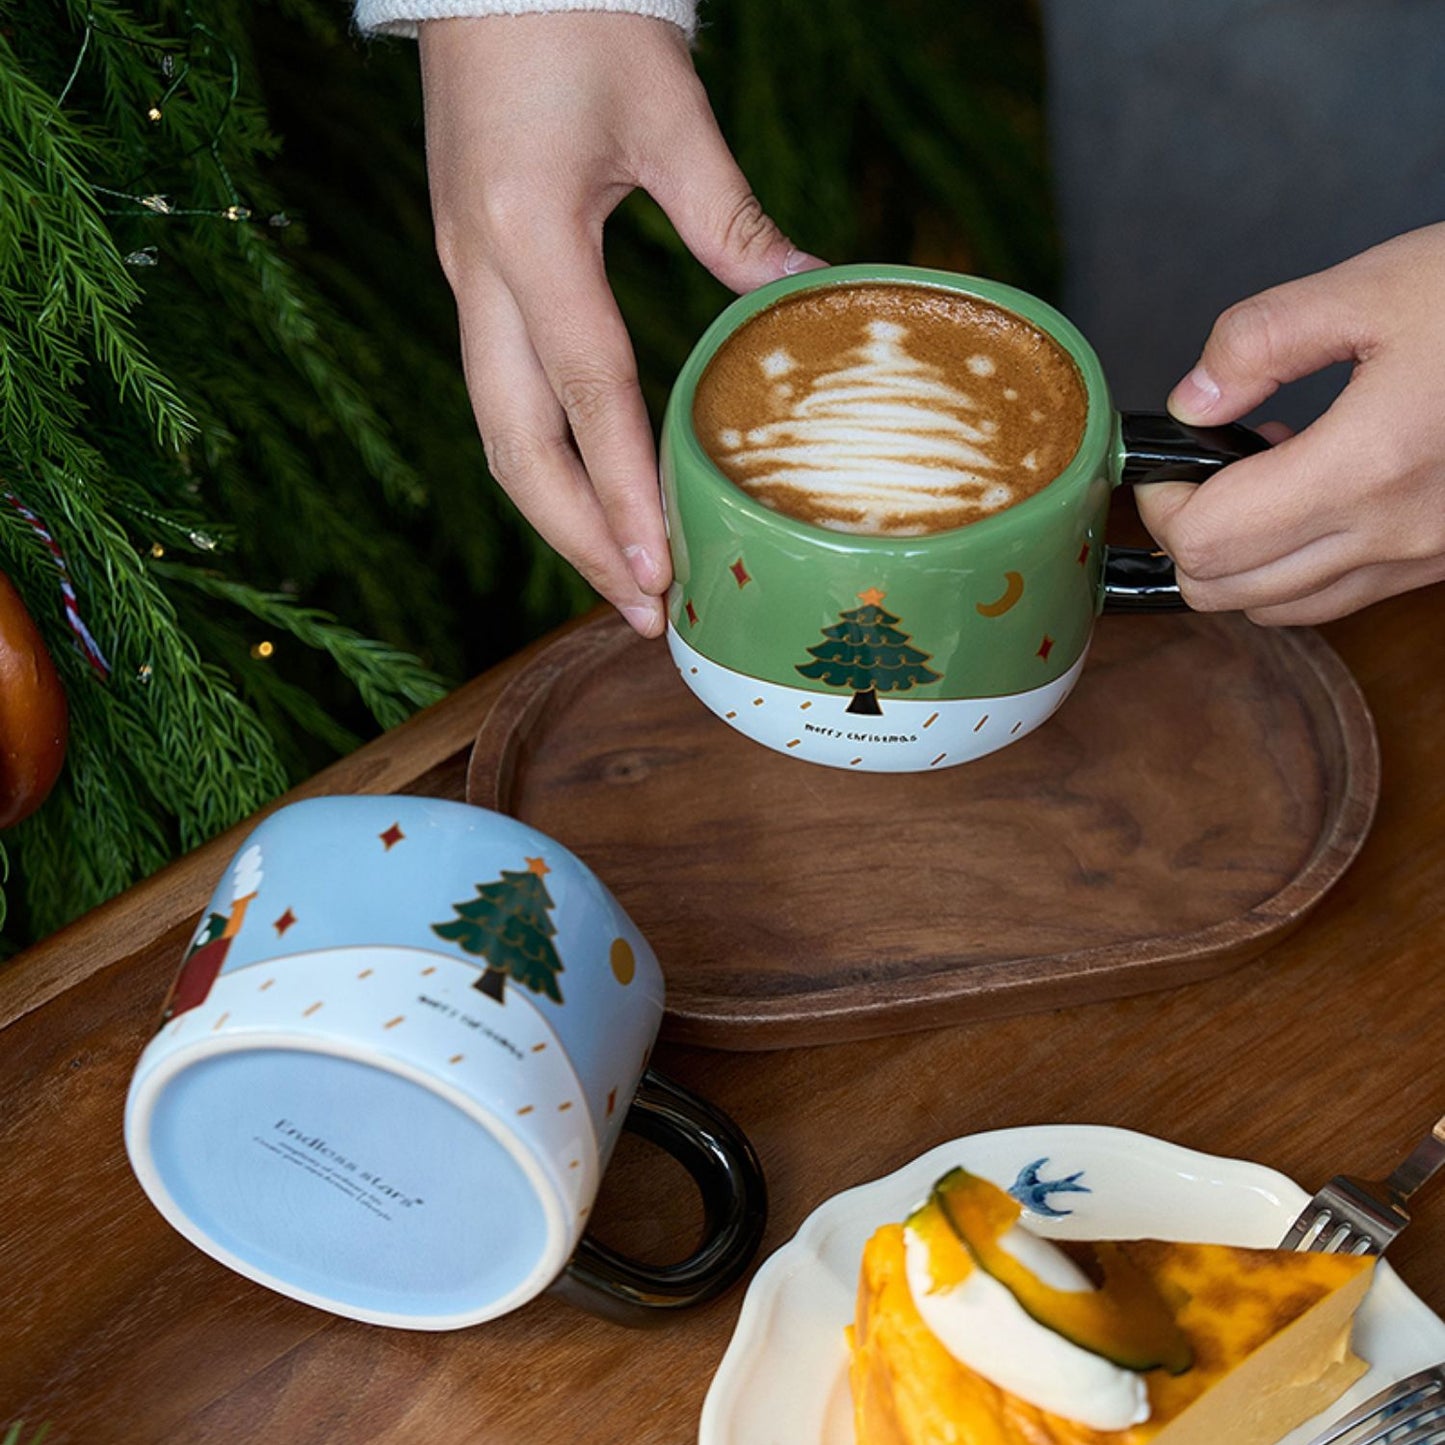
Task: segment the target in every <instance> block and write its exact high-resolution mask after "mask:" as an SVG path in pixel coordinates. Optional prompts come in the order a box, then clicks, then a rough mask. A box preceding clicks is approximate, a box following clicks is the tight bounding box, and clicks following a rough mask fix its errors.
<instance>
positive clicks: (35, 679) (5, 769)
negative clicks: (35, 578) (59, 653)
mask: <svg viewBox="0 0 1445 1445" xmlns="http://www.w3.org/2000/svg"><path fill="white" fill-rule="evenodd" d="M69 733H70V711H69V708H68V707H67V706H66V702H65V689H64V688H63V687H62V686H61V685H60V677H59V675H58V674H57V673H56V671H55V664H54V663H53V662H52V661H51V660H50V653H49V652H48V651H47V650H46V647H45V641H44V639H43V638H42V637H41V636H40V630H39V628H37V627H36V625H35V622H34V620H33V619H32V618H31V616H30V613H29V612H27V611H26V609H25V603H24V601H23V599H22V598H21V596H20V593H19V592H17V591H16V590H15V585H14V583H12V582H11V581H10V579H9V578H8V577H7V576H5V574H4V573H3V572H0V828H9V827H13V826H14V825H15V824H16V823H18V822H20V821H21V819H23V818H28V817H29V816H30V815H31V813H33V812H34V811H35V810H36V809H37V808H38V807H39V806H40V805H41V804H42V803H43V802H44V801H45V799H46V797H47V796H48V795H49V793H50V790H51V788H53V787H54V786H55V780H56V778H58V777H59V776H60V769H61V767H62V766H63V765H64V763H65V742H66V738H67V737H68V736H69Z"/></svg>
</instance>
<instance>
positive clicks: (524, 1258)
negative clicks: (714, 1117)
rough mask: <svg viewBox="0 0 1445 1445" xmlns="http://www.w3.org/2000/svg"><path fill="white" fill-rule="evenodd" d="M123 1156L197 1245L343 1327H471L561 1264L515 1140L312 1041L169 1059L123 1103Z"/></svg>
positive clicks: (230, 1046) (402, 1075)
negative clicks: (353, 1322) (339, 1319)
mask: <svg viewBox="0 0 1445 1445" xmlns="http://www.w3.org/2000/svg"><path fill="white" fill-rule="evenodd" d="M126 1143H127V1148H128V1150H129V1152H130V1155H131V1160H132V1164H133V1166H134V1167H135V1170H136V1173H137V1175H138V1177H139V1178H140V1181H141V1184H142V1186H143V1187H144V1188H145V1191H146V1193H147V1194H148V1195H149V1196H150V1198H151V1201H152V1203H154V1204H155V1205H156V1207H157V1208H158V1209H159V1210H160V1212H161V1213H162V1214H163V1215H164V1216H165V1217H166V1219H167V1220H168V1221H169V1222H170V1223H171V1224H172V1225H173V1226H174V1227H175V1228H176V1229H177V1230H179V1231H180V1233H182V1234H183V1235H185V1236H186V1238H188V1239H189V1240H190V1241H191V1242H192V1243H193V1244H195V1245H197V1246H198V1247H199V1248H200V1249H202V1250H204V1251H205V1252H206V1253H208V1254H210V1255H211V1256H212V1257H214V1258H216V1259H218V1260H219V1261H220V1262H221V1263H223V1264H226V1265H228V1266H230V1267H231V1268H232V1269H234V1270H236V1271H237V1272H238V1273H240V1274H243V1275H245V1276H247V1277H248V1278H250V1279H253V1280H255V1281H256V1282H258V1283H260V1284H264V1285H267V1286H268V1287H270V1288H272V1289H274V1290H277V1291H279V1292H280V1293H282V1294H285V1295H289V1296H290V1297H292V1298H295V1299H299V1300H302V1301H304V1302H306V1303H308V1304H312V1305H316V1306H319V1307H320V1308H323V1309H326V1310H329V1311H331V1312H332V1313H335V1314H339V1315H343V1316H346V1317H348V1318H351V1319H357V1320H363V1321H367V1322H369V1323H375V1324H387V1325H393V1326H400V1327H403V1328H411V1329H452V1328H458V1327H460V1326H462V1325H467V1324H474V1323H478V1322H480V1321H481V1320H485V1319H490V1318H493V1317H494V1316H496V1315H500V1314H503V1313H505V1312H506V1311H507V1310H509V1309H514V1308H516V1307H517V1306H518V1305H519V1304H521V1303H523V1302H525V1301H526V1300H527V1299H530V1298H531V1297H532V1296H533V1295H535V1294H537V1293H539V1292H540V1291H541V1290H542V1289H543V1288H545V1286H546V1285H547V1284H548V1283H549V1282H550V1280H551V1279H552V1278H553V1277H554V1276H555V1274H556V1273H557V1272H558V1271H559V1270H560V1269H561V1267H562V1264H563V1262H564V1260H565V1258H566V1254H567V1248H566V1245H565V1243H564V1241H563V1239H562V1234H563V1226H562V1223H561V1220H560V1217H559V1216H558V1210H557V1207H556V1205H555V1203H552V1204H550V1205H549V1203H548V1193H547V1190H546V1188H545V1185H544V1184H543V1183H542V1181H541V1179H540V1178H539V1177H538V1176H537V1173H536V1168H535V1165H534V1164H533V1163H532V1161H531V1160H530V1159H529V1158H528V1157H527V1155H526V1154H525V1153H524V1152H523V1151H522V1150H520V1149H519V1148H518V1147H517V1145H516V1144H515V1142H514V1141H511V1140H509V1139H508V1138H506V1137H505V1135H504V1134H502V1133H501V1132H500V1131H498V1130H496V1129H495V1128H494V1127H492V1126H491V1125H490V1123H489V1122H488V1121H486V1120H484V1119H482V1118H480V1117H478V1115H477V1113H476V1112H475V1111H474V1110H472V1109H470V1108H468V1107H466V1106H465V1105H464V1104H463V1102H462V1101H460V1100H453V1099H450V1098H448V1097H446V1096H445V1095H444V1094H443V1093H442V1092H440V1091H438V1090H437V1089H436V1088H435V1087H434V1086H433V1085H431V1084H429V1083H423V1082H422V1081H421V1080H419V1079H417V1078H413V1077H408V1074H407V1071H405V1070H404V1069H398V1068H397V1067H394V1066H381V1065H378V1064H377V1063H376V1062H375V1061H372V1060H366V1059H362V1058H357V1057H350V1056H347V1055H346V1054H345V1053H343V1052H340V1051H331V1050H327V1049H325V1048H318V1047H317V1046H316V1045H315V1044H314V1043H297V1042H295V1041H285V1040H280V1039H273V1040H270V1041H267V1040H264V1039H259V1038H250V1039H244V1040H242V1039H233V1040H229V1041H227V1042H226V1044H224V1045H221V1046H217V1047H207V1048H204V1049H201V1050H194V1051H191V1052H190V1053H189V1054H188V1055H187V1054H182V1055H178V1056H175V1057H174V1058H173V1059H171V1060H169V1061H167V1064H166V1065H165V1066H163V1067H160V1068H158V1069H156V1070H155V1071H154V1072H153V1073H152V1074H151V1075H150V1076H149V1077H148V1078H147V1079H146V1081H145V1084H144V1086H143V1088H142V1089H141V1090H140V1091H139V1092H138V1093H137V1094H136V1095H134V1096H133V1097H132V1100H131V1107H130V1109H129V1110H128V1117H127V1121H126Z"/></svg>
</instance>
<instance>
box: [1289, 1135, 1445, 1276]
mask: <svg viewBox="0 0 1445 1445" xmlns="http://www.w3.org/2000/svg"><path fill="white" fill-rule="evenodd" d="M1442 1166H1445V1118H1440V1119H1437V1120H1436V1121H1435V1127H1434V1128H1433V1129H1431V1131H1430V1132H1429V1133H1428V1134H1427V1135H1426V1136H1425V1137H1424V1138H1423V1139H1422V1140H1421V1141H1420V1142H1419V1143H1418V1144H1417V1145H1416V1146H1415V1148H1414V1149H1413V1150H1412V1151H1411V1153H1410V1157H1409V1158H1408V1159H1406V1160H1405V1162H1404V1163H1403V1164H1401V1165H1400V1167H1399V1168H1398V1169H1396V1170H1395V1172H1394V1173H1393V1174H1392V1175H1390V1177H1389V1178H1388V1179H1356V1178H1355V1177H1354V1176H1353V1175H1350V1174H1336V1175H1335V1177H1334V1178H1333V1179H1331V1180H1330V1181H1329V1183H1328V1184H1326V1185H1325V1186H1324V1188H1322V1189H1321V1190H1320V1192H1319V1193H1318V1194H1316V1195H1315V1197H1314V1198H1313V1199H1311V1200H1310V1202H1309V1203H1308V1204H1307V1205H1305V1207H1304V1210H1303V1212H1302V1213H1301V1214H1300V1217H1299V1218H1298V1219H1296V1220H1295V1222H1294V1223H1293V1224H1292V1225H1290V1228H1289V1233H1288V1234H1286V1235H1285V1237H1284V1238H1283V1239H1282V1240H1280V1242H1279V1247H1280V1248H1281V1249H1300V1250H1314V1251H1315V1252H1316V1253H1319V1254H1383V1253H1384V1252H1385V1250H1386V1248H1387V1247H1388V1246H1389V1244H1390V1243H1391V1241H1393V1240H1394V1238H1395V1236H1396V1235H1397V1234H1399V1232H1400V1231H1401V1230H1402V1229H1404V1227H1405V1226H1406V1225H1407V1224H1409V1222H1410V1211H1409V1210H1408V1209H1406V1208H1405V1205H1406V1202H1407V1201H1408V1200H1409V1198H1410V1196H1411V1195H1412V1194H1414V1193H1415V1191H1416V1190H1417V1189H1419V1188H1420V1186H1421V1185H1422V1184H1424V1183H1426V1181H1427V1180H1429V1179H1432V1178H1433V1177H1434V1176H1435V1175H1436V1174H1437V1173H1439V1171H1440V1169H1441V1167H1442Z"/></svg>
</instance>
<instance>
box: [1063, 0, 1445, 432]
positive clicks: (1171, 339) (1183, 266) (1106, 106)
mask: <svg viewBox="0 0 1445 1445" xmlns="http://www.w3.org/2000/svg"><path fill="white" fill-rule="evenodd" d="M1043 8H1044V17H1045V32H1046V43H1047V55H1048V65H1049V107H1050V112H1049V122H1050V139H1051V145H1052V149H1053V160H1054V166H1055V172H1056V176H1057V186H1058V199H1059V216H1060V222H1061V226H1062V231H1063V241H1064V253H1065V294H1064V298H1063V299H1064V309H1065V310H1066V311H1067V312H1068V313H1069V315H1071V316H1072V317H1073V319H1074V320H1075V321H1076V322H1078V324H1079V325H1080V326H1081V327H1082V328H1083V330H1084V332H1085V333H1086V334H1087V335H1088V336H1089V337H1090V338H1091V339H1092V340H1093V342H1094V344H1095V346H1096V347H1097V348H1098V350H1099V353H1100V355H1101V356H1102V358H1103V361H1104V364H1105V367H1106V368H1107V370H1108V373H1109V376H1110V378H1111V381H1112V383H1113V386H1114V390H1115V395H1116V399H1117V401H1118V403H1119V404H1120V405H1121V406H1125V407H1145V408H1158V407H1160V406H1162V405H1163V402H1164V398H1165V396H1166V394H1167V392H1168V389H1169V387H1170V386H1172V385H1173V383H1174V382H1175V381H1176V380H1177V379H1178V378H1179V377H1180V376H1182V375H1183V374H1184V372H1185V371H1187V370H1188V368H1189V367H1190V366H1191V365H1192V364H1193V362H1194V360H1195V359H1196V357H1197V356H1198V352H1199V348H1200V347H1201V346H1202V345H1203V342H1204V339H1205V337H1206V335H1207V334H1208V331H1209V327H1210V324H1211V323H1212V321H1213V320H1214V318H1215V316H1217V315H1218V313H1219V312H1220V311H1222V310H1223V309H1224V308H1225V307H1226V306H1228V305H1229V304H1230V303H1231V302H1233V301H1237V300H1239V299H1241V298H1242V297H1245V296H1247V295H1250V294H1251V293H1253V292H1255V291H1259V290H1262V289H1264V288H1265V287H1267V286H1271V285H1274V284H1276V283H1278V282H1281V281H1285V280H1288V279H1290V278H1291V277H1293V276H1299V275H1303V274H1305V273H1307V272H1310V271H1315V270H1319V269H1321V268H1322V267H1325V266H1329V265H1333V264H1334V263H1335V262H1337V261H1341V260H1343V259H1345V258H1346V257H1347V256H1350V255H1352V254H1354V253H1355V252H1357V251H1361V250H1364V249H1365V248H1366V247H1368V246H1371V245H1373V244H1375V243H1377V242H1379V241H1383V240H1385V239H1386V238H1388V237H1389V236H1392V235H1397V234H1398V233H1399V232H1401V231H1405V230H1410V229H1412V228H1414V227H1417V226H1422V225H1426V224H1428V223H1430V222H1432V221H1440V220H1445V0H1187V3H1185V0H1044V7H1043ZM1441 344H1442V345H1445V338H1442V343H1441ZM1347 378H1348V368H1345V367H1333V368H1330V370H1329V371H1327V372H1326V373H1324V374H1322V376H1320V377H1318V378H1316V379H1314V380H1312V381H1306V382H1301V383H1297V384H1296V385H1295V386H1292V387H1290V388H1287V389H1286V390H1285V391H1282V392H1281V393H1280V394H1279V395H1278V396H1277V397H1275V398H1274V399H1272V400H1271V401H1270V402H1268V403H1266V405H1265V406H1263V407H1262V408H1261V409H1260V411H1259V412H1258V413H1257V418H1258V419H1262V418H1264V417H1278V418H1280V419H1282V420H1285V421H1288V422H1289V423H1290V424H1291V425H1293V426H1296V427H1299V426H1302V425H1304V424H1305V423H1307V422H1308V421H1309V420H1310V419H1311V418H1312V417H1314V416H1316V415H1318V414H1319V412H1320V411H1322V410H1323V409H1324V408H1325V406H1327V405H1328V403H1329V401H1330V399H1331V398H1332V397H1333V396H1334V395H1335V393H1336V392H1337V391H1338V390H1339V388H1340V386H1342V385H1343V384H1344V382H1345V380H1347Z"/></svg>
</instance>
